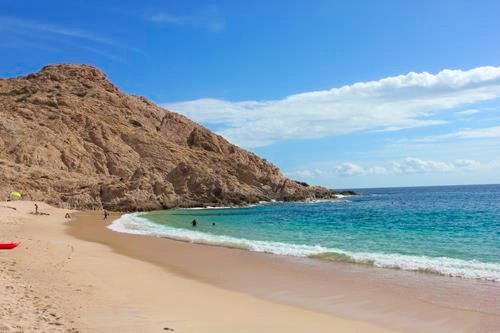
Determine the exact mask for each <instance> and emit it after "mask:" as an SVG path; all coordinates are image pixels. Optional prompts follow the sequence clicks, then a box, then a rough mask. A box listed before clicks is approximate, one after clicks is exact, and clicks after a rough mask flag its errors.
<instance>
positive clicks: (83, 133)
mask: <svg viewBox="0 0 500 333" xmlns="http://www.w3.org/2000/svg"><path fill="white" fill-rule="evenodd" d="M12 190H17V191H20V192H22V193H23V195H24V197H25V198H28V199H34V200H45V201H47V202H49V203H52V204H56V205H58V206H63V207H75V208H80V209H97V208H101V207H104V208H107V209H114V210H150V209H160V208H169V207H175V206H200V205H233V204H244V203H252V202H257V201H261V200H272V199H274V200H303V199H308V198H310V199H314V198H325V197H327V198H328V197H332V196H334V194H333V193H332V192H331V191H329V190H327V189H325V188H322V187H314V186H308V185H307V184H304V183H298V182H295V181H293V180H290V179H288V178H286V177H285V176H284V175H283V174H282V173H281V172H280V171H279V169H278V168H277V167H276V166H274V165H272V164H271V163H269V162H267V161H266V160H264V159H261V158H259V157H258V156H256V155H255V154H252V153H249V152H247V151H245V150H243V149H241V148H238V147H237V146H235V145H232V144H230V143H229V142H227V141H226V140H225V139H224V138H222V137H221V136H218V135H216V134H214V133H212V132H211V131H209V130H208V129H206V128H204V127H202V126H200V125H198V124H196V123H194V122H192V121H190V120H189V119H187V118H186V117H184V116H182V115H179V114H177V113H174V112H170V111H167V110H165V109H163V108H161V107H158V106H156V105H154V104H153V103H151V102H150V101H148V100H147V99H146V98H144V97H137V96H130V95H127V94H124V93H122V92H121V91H120V90H118V88H117V87H116V86H114V85H113V84H112V83H111V82H109V81H108V79H107V78H106V76H105V75H104V74H103V73H102V72H101V71H100V70H98V69H96V68H94V67H91V66H87V65H50V66H46V67H44V68H43V69H42V70H41V71H40V72H38V73H34V74H30V75H27V76H25V77H19V78H12V79H0V196H1V198H7V197H8V194H9V193H10V191H12Z"/></svg>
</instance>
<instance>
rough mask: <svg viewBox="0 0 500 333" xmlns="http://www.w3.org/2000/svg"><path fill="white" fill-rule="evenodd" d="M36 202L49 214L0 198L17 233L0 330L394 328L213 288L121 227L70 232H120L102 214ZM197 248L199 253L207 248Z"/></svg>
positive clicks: (6, 225) (4, 257)
mask: <svg viewBox="0 0 500 333" xmlns="http://www.w3.org/2000/svg"><path fill="white" fill-rule="evenodd" d="M37 203H38V205H39V208H40V211H42V212H44V213H48V214H49V215H43V216H41V215H33V214H30V213H31V211H32V210H33V205H34V202H27V201H17V202H11V203H9V206H14V207H16V210H11V209H4V208H1V207H0V232H1V235H2V238H8V239H5V240H11V239H12V240H18V241H21V245H20V246H19V247H18V248H16V249H15V250H11V251H2V252H0V269H1V271H2V274H3V276H5V277H8V278H3V279H0V296H1V297H0V303H1V305H2V307H1V308H0V314H1V315H0V331H2V332H17V331H23V332H74V333H76V332H115V331H120V332H161V331H174V332H201V333H203V332H206V333H216V332H217V333H237V332H242V333H243V332H287V333H288V332H290V333H294V332H296V333H305V332H331V331H332V330H334V331H336V332H376V333H383V332H394V331H392V330H388V329H385V328H383V327H380V326H378V325H374V324H370V323H367V322H364V321H356V320H349V319H343V318H342V317H339V316H332V315H327V314H324V313H320V312H318V311H311V310H307V309H304V308H302V307H296V306H291V305H287V304H282V303H280V302H273V301H269V300H266V299H262V298H260V297H255V296H252V295H249V294H246V293H244V292H235V291H233V290H231V289H230V288H220V287H217V286H214V285H213V284H212V283H207V282H208V281H205V282H204V281H201V280H200V279H197V278H195V277H194V276H193V278H186V275H185V273H186V272H180V271H174V265H171V267H165V266H163V267H162V266H159V265H155V264H152V263H151V262H150V261H148V260H141V259H138V258H137V257H135V258H134V256H128V255H123V252H124V251H126V250H127V248H129V247H130V246H132V249H135V250H137V249H139V250H140V249H141V248H137V247H135V246H137V245H141V246H143V247H142V248H143V249H147V248H149V246H147V245H149V243H150V240H149V238H146V237H141V239H140V243H135V242H129V237H126V238H125V240H126V241H125V242H123V243H120V244H121V247H120V246H116V245H113V239H103V240H102V244H99V241H98V240H96V241H87V240H82V239H81V238H82V237H83V236H84V235H81V236H82V237H80V238H75V237H74V236H72V235H71V234H72V233H74V232H75V230H74V227H79V228H81V232H83V231H86V232H97V233H98V234H102V235H106V237H107V236H109V234H107V233H106V232H103V231H109V232H110V233H112V234H113V235H114V236H117V237H118V238H115V239H119V240H122V236H123V235H122V234H118V233H115V232H112V231H110V230H108V229H106V228H105V226H106V224H105V223H103V221H102V217H101V216H100V214H99V215H98V214H96V213H77V214H75V213H74V212H71V211H68V210H65V209H59V208H55V207H51V206H49V205H47V204H44V203H41V202H37ZM67 212H71V213H72V217H73V219H71V220H70V221H69V220H67V219H66V220H65V219H64V214H65V213H67ZM75 216H76V218H75ZM111 216H112V217H114V216H116V215H115V214H113V215H111ZM84 217H86V219H85V218H84ZM108 221H111V219H110V220H108ZM91 224H92V226H93V227H92V226H91ZM112 238H113V237H112ZM120 244H118V245H120ZM186 245H188V246H190V244H186ZM198 250H199V249H198V248H196V250H195V252H196V253H197V256H202V255H203V253H204V252H205V251H198ZM169 254H170V253H169ZM164 255H165V253H164ZM164 255H163V256H164ZM168 256H169V257H172V258H176V257H178V256H183V254H182V253H172V254H171V256H170V255H168ZM199 263H200V262H199V261H194V262H191V263H188V264H189V265H190V266H194V265H196V264H199ZM205 265H208V266H213V263H212V264H211V263H210V262H205ZM7 287H8V288H7ZM229 314H230V315H229Z"/></svg>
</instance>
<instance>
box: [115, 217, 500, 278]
mask: <svg viewBox="0 0 500 333" xmlns="http://www.w3.org/2000/svg"><path fill="white" fill-rule="evenodd" d="M142 214H143V213H132V214H124V215H122V216H121V217H120V218H119V219H117V220H115V221H113V223H112V224H111V225H109V226H108V228H109V229H111V230H113V231H117V232H122V233H130V234H137V235H147V236H154V237H165V238H171V239H176V240H182V241H187V242H192V243H199V244H212V245H220V246H226V247H235V248H240V249H246V250H249V251H254V252H265V253H272V254H278V255H288V256H296V257H314V258H320V259H326V260H339V261H348V262H353V263H363V264H370V265H373V266H376V267H384V268H395V269H402V270H408V271H421V272H432V273H438V274H442V275H448V276H454V277H461V278H469V279H482V280H489V281H495V282H500V264H498V263H489V262H480V261H476V260H472V261H468V260H462V259H455V258H448V257H427V256H411V255H402V254H395V253H372V252H351V251H344V250H341V249H336V248H327V247H324V246H321V245H301V244H290V243H282V242H271V241H258V240H250V239H245V238H237V237H231V236H223V235H214V234H210V233H205V232H200V231H195V230H189V229H182V228H173V227H169V226H165V225H161V224H157V223H154V222H151V221H149V220H148V219H146V218H144V217H141V215H142Z"/></svg>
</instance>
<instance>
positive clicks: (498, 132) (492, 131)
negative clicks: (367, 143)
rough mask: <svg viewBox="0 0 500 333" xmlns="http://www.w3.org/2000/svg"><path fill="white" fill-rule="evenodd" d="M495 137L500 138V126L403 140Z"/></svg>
mask: <svg viewBox="0 0 500 333" xmlns="http://www.w3.org/2000/svg"><path fill="white" fill-rule="evenodd" d="M495 138H500V126H493V127H483V128H474V129H461V130H458V131H455V132H451V133H447V134H441V135H432V136H426V137H422V138H416V139H412V140H406V139H404V140H401V141H402V142H415V143H433V142H437V141H443V140H449V139H462V140H474V139H495Z"/></svg>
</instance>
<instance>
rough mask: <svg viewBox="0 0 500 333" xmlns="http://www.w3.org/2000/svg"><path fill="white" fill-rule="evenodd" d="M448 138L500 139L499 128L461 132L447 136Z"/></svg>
mask: <svg viewBox="0 0 500 333" xmlns="http://www.w3.org/2000/svg"><path fill="white" fill-rule="evenodd" d="M448 137H455V138H461V139H484V138H500V126H494V127H486V128H478V129H470V130H462V131H458V132H455V133H451V134H448Z"/></svg>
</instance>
